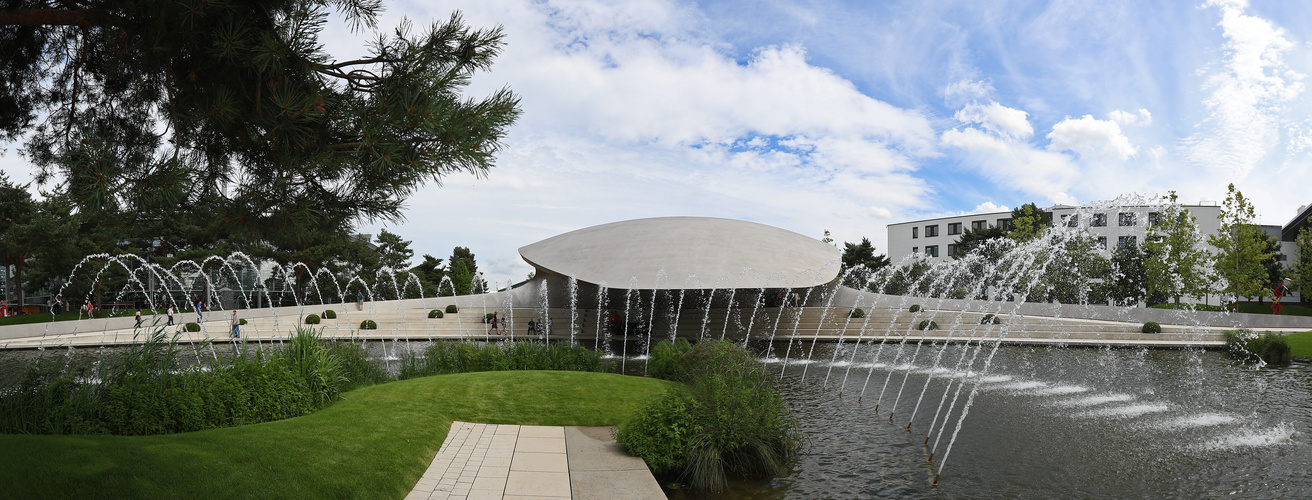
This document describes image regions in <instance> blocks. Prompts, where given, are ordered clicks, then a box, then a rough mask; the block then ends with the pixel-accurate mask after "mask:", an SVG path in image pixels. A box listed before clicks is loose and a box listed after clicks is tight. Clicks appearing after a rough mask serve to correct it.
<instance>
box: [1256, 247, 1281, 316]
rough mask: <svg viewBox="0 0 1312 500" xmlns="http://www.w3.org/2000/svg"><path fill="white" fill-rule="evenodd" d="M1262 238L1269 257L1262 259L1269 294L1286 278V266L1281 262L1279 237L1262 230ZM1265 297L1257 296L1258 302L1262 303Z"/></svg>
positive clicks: (1266, 289) (1265, 251)
mask: <svg viewBox="0 0 1312 500" xmlns="http://www.w3.org/2000/svg"><path fill="white" fill-rule="evenodd" d="M1261 239H1262V248H1263V252H1264V253H1266V254H1267V258H1265V259H1262V269H1264V270H1265V271H1266V273H1265V275H1266V280H1265V282H1266V288H1265V291H1266V294H1267V295H1272V294H1273V293H1274V292H1275V288H1276V286H1277V285H1279V284H1280V282H1282V281H1284V280H1285V266H1283V265H1281V264H1280V259H1281V258H1282V257H1283V254H1282V253H1281V252H1280V239H1279V238H1276V237H1274V236H1271V235H1269V234H1266V232H1262V233H1261ZM1264 299H1266V296H1263V295H1258V296H1257V302H1258V303H1261V302H1262V301H1263V300H1264Z"/></svg>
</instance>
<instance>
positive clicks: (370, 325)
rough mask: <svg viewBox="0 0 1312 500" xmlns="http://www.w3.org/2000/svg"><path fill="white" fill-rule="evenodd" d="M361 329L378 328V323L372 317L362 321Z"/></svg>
mask: <svg viewBox="0 0 1312 500" xmlns="http://www.w3.org/2000/svg"><path fill="white" fill-rule="evenodd" d="M360 329H361V330H377V329H378V323H375V322H374V320H372V319H366V320H364V321H361V322H360Z"/></svg>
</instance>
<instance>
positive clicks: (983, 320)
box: [979, 313, 1002, 325]
mask: <svg viewBox="0 0 1312 500" xmlns="http://www.w3.org/2000/svg"><path fill="white" fill-rule="evenodd" d="M989 323H992V324H995V325H1000V324H1002V318H999V317H997V316H994V315H993V314H992V313H989V314H985V315H984V317H982V318H980V319H979V324H981V325H987V324H989Z"/></svg>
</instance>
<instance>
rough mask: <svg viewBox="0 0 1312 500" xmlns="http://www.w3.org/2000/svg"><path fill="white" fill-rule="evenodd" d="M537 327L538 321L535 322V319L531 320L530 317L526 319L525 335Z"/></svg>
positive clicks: (531, 332)
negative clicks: (526, 328) (526, 329)
mask: <svg viewBox="0 0 1312 500" xmlns="http://www.w3.org/2000/svg"><path fill="white" fill-rule="evenodd" d="M537 328H538V323H537V322H536V321H534V320H531V319H530V320H528V334H527V335H533V333H534V332H535V331H536V330H537Z"/></svg>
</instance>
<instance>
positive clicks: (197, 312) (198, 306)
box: [196, 301, 205, 323]
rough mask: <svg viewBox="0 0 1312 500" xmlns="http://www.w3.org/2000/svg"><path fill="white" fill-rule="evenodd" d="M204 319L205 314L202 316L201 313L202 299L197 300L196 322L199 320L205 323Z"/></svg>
mask: <svg viewBox="0 0 1312 500" xmlns="http://www.w3.org/2000/svg"><path fill="white" fill-rule="evenodd" d="M204 319H205V318H204V317H203V316H201V314H200V301H197V302H196V322H197V323H204V321H203V320H204Z"/></svg>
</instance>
